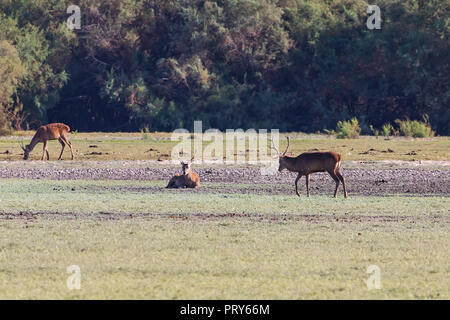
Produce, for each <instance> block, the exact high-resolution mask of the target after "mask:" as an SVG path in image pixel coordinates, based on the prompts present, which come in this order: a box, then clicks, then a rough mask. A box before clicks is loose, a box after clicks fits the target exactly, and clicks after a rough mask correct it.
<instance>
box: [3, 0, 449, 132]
mask: <svg viewBox="0 0 450 320" xmlns="http://www.w3.org/2000/svg"><path fill="white" fill-rule="evenodd" d="M449 3H450V0H441V1H439V0H429V1H421V0H418V1H417V0H380V1H377V5H378V6H379V7H380V8H381V12H382V19H383V21H382V29H381V30H369V29H368V28H367V27H366V20H367V18H368V16H369V14H367V13H366V10H367V5H368V2H366V1H361V0H333V1H331V0H309V1H307V0H208V1H205V0H79V1H74V2H69V1H63V0H3V1H0V107H1V108H0V127H1V128H3V129H5V128H7V127H12V128H15V129H20V128H25V127H28V126H30V127H32V128H33V127H36V126H37V125H39V124H41V123H45V122H50V121H62V122H66V123H67V124H69V125H70V126H71V127H72V128H74V129H78V130H80V131H87V130H111V131H119V130H120V131H126V130H139V129H143V128H147V129H150V130H152V131H153V130H158V131H161V130H173V129H175V128H179V127H186V128H191V127H192V125H193V120H203V121H204V128H206V127H215V128H219V129H225V128H238V127H239V128H244V129H245V128H250V127H253V128H279V129H280V130H283V131H305V132H311V131H317V130H323V129H325V128H335V127H336V124H337V123H338V121H341V120H347V119H350V118H352V117H356V118H357V119H358V120H359V124H360V126H361V128H362V132H363V133H370V129H369V126H370V125H371V126H373V127H375V128H380V130H381V127H382V126H383V124H385V123H387V122H393V121H394V120H395V119H406V118H407V117H408V118H410V119H421V118H422V116H423V115H424V114H428V115H429V117H430V122H431V123H432V124H433V129H435V130H436V131H437V133H439V134H447V135H448V134H450V127H449V123H450V112H449V106H450V81H449V74H450V68H449V57H450V52H449V38H448V36H449V28H450V27H449V16H448V12H449V9H450V6H449ZM70 4H77V5H79V6H80V8H81V29H80V30H73V31H71V30H69V29H68V28H67V26H66V20H67V18H68V17H69V14H67V13H66V10H67V7H68V5H70ZM373 127H372V128H373Z"/></svg>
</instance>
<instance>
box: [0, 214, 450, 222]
mask: <svg viewBox="0 0 450 320" xmlns="http://www.w3.org/2000/svg"><path fill="white" fill-rule="evenodd" d="M36 219H45V220H57V219H68V220H70V219H74V220H79V219H94V220H101V221H114V220H127V219H146V220H148V219H150V220H158V219H163V220H171V221H173V222H202V221H205V222H207V221H208V222H214V221H219V222H220V221H223V220H230V221H239V220H245V221H253V222H266V223H283V222H289V223H291V222H299V223H301V222H307V223H326V222H337V223H398V222H402V223H412V224H414V223H416V222H418V221H420V220H426V221H427V223H437V224H442V223H446V224H450V216H445V215H435V216H430V215H428V216H426V217H423V218H418V217H412V216H390V215H354V214H345V215H336V214H333V215H316V214H277V213H273V214H257V213H242V214H236V213H207V214H206V213H180V214H154V213H128V214H126V213H123V212H120V213H117V212H103V213H100V214H99V213H91V214H89V213H85V214H83V215H80V214H79V213H72V212H68V213H67V212H66V213H62V212H53V213H52V212H19V213H6V212H1V213H0V220H23V221H25V222H26V221H29V222H32V221H33V220H36Z"/></svg>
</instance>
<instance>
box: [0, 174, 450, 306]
mask: <svg viewBox="0 0 450 320" xmlns="http://www.w3.org/2000/svg"><path fill="white" fill-rule="evenodd" d="M165 183H166V182H165V181H111V180H96V181H92V180H76V181H74V180H64V181H55V180H27V179H3V180H1V183H0V199H1V201H0V212H3V214H1V215H0V218H1V219H0V261H1V263H0V298H2V299H17V298H25V299H36V298H40V299H47V298H56V299H78V298H87V299H93V298H98V299H119V298H131V299H135V298H139V299H141V298H144V299H309V298H319V299H328V298H332V299H336V298H339V299H340V298H344V299H400V298H402V299H403V298H405V299H417V298H420V299H449V298H450V285H449V284H450V282H449V279H450V278H449V275H450V260H449V254H448V245H449V243H450V232H449V223H450V217H449V208H450V199H449V198H448V197H443V196H428V197H421V196H407V195H385V196H383V197H375V196H355V197H350V198H349V199H347V200H344V199H343V198H338V199H334V198H331V197H329V196H321V195H316V196H312V197H311V198H309V199H308V198H306V197H302V198H298V197H296V196H294V195H292V194H290V195H258V194H255V195H253V194H208V193H198V192H196V191H192V190H186V192H184V193H180V192H175V191H170V190H166V189H163V187H164V186H165ZM211 185H213V184H211ZM208 186H209V184H208V183H206V184H204V185H203V188H208ZM235 187H245V185H241V186H235ZM146 188H153V189H152V190H154V188H156V189H158V188H161V189H160V190H159V191H154V192H152V193H149V192H147V191H146ZM118 190H120V192H118ZM70 265H78V266H79V267H80V269H81V289H80V290H68V288H67V286H66V279H67V277H68V276H69V274H68V273H67V272H66V268H67V267H68V266H70ZM370 265H377V266H379V267H380V270H381V285H382V288H381V289H379V290H368V289H367V286H366V281H367V279H368V277H369V276H370V275H369V274H367V273H366V270H367V267H368V266H370Z"/></svg>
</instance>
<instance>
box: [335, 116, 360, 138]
mask: <svg viewBox="0 0 450 320" xmlns="http://www.w3.org/2000/svg"><path fill="white" fill-rule="evenodd" d="M336 132H337V135H336V138H338V139H354V138H358V137H359V135H360V133H361V128H360V127H359V124H358V119H356V118H352V119H351V120H349V121H339V122H338V123H337V126H336Z"/></svg>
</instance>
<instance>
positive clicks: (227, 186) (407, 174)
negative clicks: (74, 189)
mask: <svg viewBox="0 0 450 320" xmlns="http://www.w3.org/2000/svg"><path fill="white" fill-rule="evenodd" d="M194 169H195V171H196V172H197V173H198V174H199V176H200V179H201V186H200V188H199V189H198V190H167V192H193V193H196V192H198V193H236V194H290V193H293V192H294V189H293V185H294V181H295V178H296V174H295V173H291V172H287V171H284V172H283V173H276V174H275V175H262V174H261V172H260V169H259V168H258V167H257V166H250V165H248V166H217V165H216V166H215V165H207V164H204V165H198V166H194ZM179 171H180V168H179V166H176V165H168V164H167V163H166V164H159V163H156V162H150V161H148V162H146V161H110V162H104V163H101V162H92V163H91V162H88V161H85V162H70V161H64V162H63V161H60V162H48V163H45V162H14V163H8V162H2V163H0V178H20V179H55V180H74V179H94V180H98V179H100V180H108V179H111V180H144V181H152V180H164V181H168V180H169V178H170V177H171V176H172V175H174V174H175V173H178V172H179ZM342 172H343V175H344V177H345V179H346V181H347V187H348V191H349V193H350V194H353V195H355V194H356V195H375V196H386V195H391V194H414V195H417V194H420V195H423V196H435V195H439V196H450V166H447V165H442V164H440V165H438V166H433V165H429V164H427V165H419V164H414V165H411V164H410V163H408V162H399V163H393V164H385V163H383V164H380V163H369V164H365V163H350V164H348V165H347V166H344V168H343V170H342ZM299 185H300V186H301V192H302V193H303V194H304V193H305V178H304V177H303V178H302V179H301V180H300V182H299ZM334 185H335V184H334V181H333V180H332V179H331V177H330V176H329V175H328V174H327V173H316V174H312V175H311V194H313V195H314V194H330V195H331V194H332V193H333V191H334ZM341 188H342V187H341ZM84 189H85V190H86V192H90V191H101V190H102V189H105V190H107V189H108V190H111V189H114V190H116V191H117V192H158V191H164V190H165V189H164V188H161V187H136V186H131V185H130V186H127V185H126V184H124V185H123V186H118V187H106V186H105V187H102V186H92V187H89V188H84ZM340 192H342V189H340ZM341 195H342V194H341Z"/></svg>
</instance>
